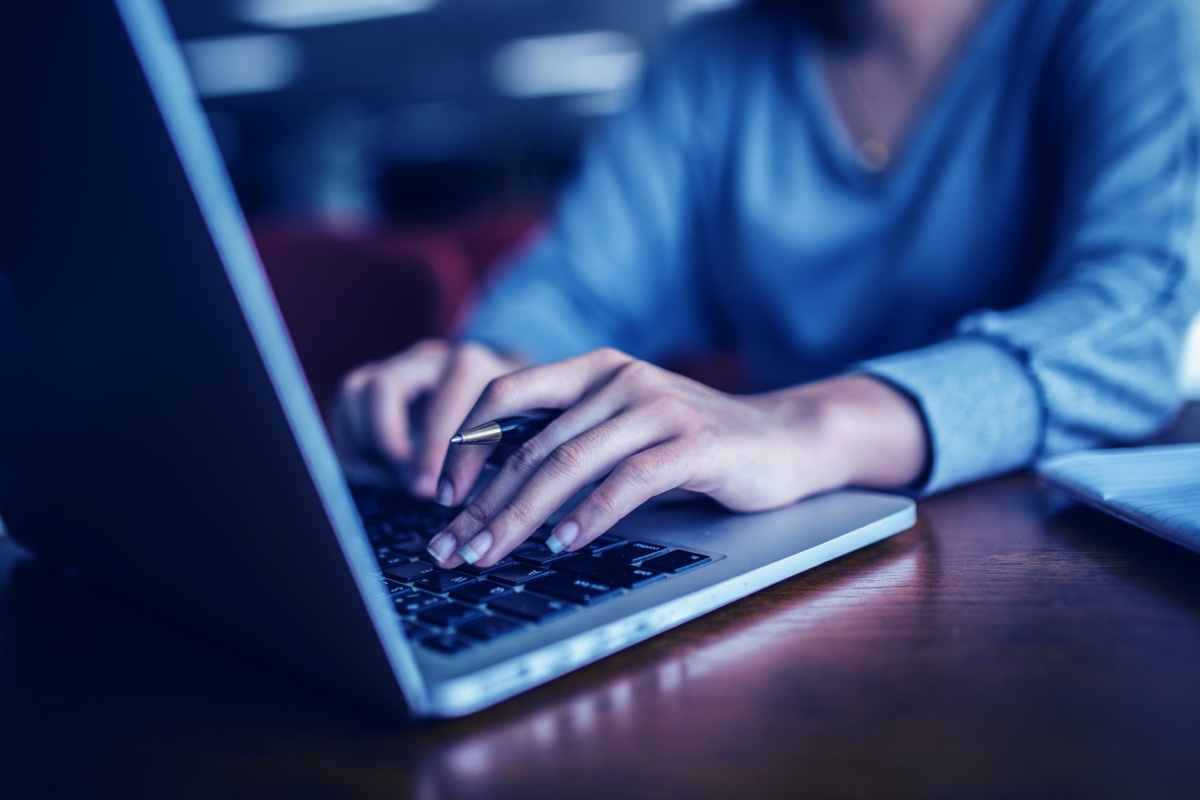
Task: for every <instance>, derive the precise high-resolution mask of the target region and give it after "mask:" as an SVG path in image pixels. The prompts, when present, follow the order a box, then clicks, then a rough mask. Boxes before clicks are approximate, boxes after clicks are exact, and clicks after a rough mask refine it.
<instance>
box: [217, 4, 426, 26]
mask: <svg viewBox="0 0 1200 800" xmlns="http://www.w3.org/2000/svg"><path fill="white" fill-rule="evenodd" d="M438 1H439V0H242V2H241V5H240V9H239V13H238V16H239V17H240V18H241V19H242V20H244V21H245V22H249V23H251V24H254V25H262V26H264V27H267V28H308V27H314V26H318V25H338V24H341V23H345V22H360V21H362V20H369V19H379V18H381V17H394V16H398V15H400V14H416V13H418V12H420V11H428V10H429V9H431V8H433V7H434V6H435V5H437V4H438Z"/></svg>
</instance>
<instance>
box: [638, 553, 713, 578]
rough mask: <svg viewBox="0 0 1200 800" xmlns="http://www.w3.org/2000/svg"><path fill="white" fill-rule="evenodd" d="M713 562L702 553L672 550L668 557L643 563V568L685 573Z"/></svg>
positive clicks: (660, 557)
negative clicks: (687, 570)
mask: <svg viewBox="0 0 1200 800" xmlns="http://www.w3.org/2000/svg"><path fill="white" fill-rule="evenodd" d="M710 561H712V559H711V558H709V557H708V556H706V555H703V554H701V553H689V552H688V551H687V550H672V551H671V552H669V553H667V554H666V555H661V556H655V557H654V558H652V559H650V560H649V561H643V562H642V566H643V567H646V568H647V569H656V570H659V571H660V572H671V573H675V572H683V571H684V570H685V569H691V568H692V567H698V566H700V565H701V564H707V563H708V562H710Z"/></svg>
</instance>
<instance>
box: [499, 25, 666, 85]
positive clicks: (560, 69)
mask: <svg viewBox="0 0 1200 800" xmlns="http://www.w3.org/2000/svg"><path fill="white" fill-rule="evenodd" d="M641 67H642V53H641V50H640V49H639V48H638V46H637V43H636V42H635V41H634V40H633V39H631V38H630V37H629V36H627V35H625V34H623V33H619V32H616V31H589V32H586V33H571V34H565V35H561V36H542V37H537V38H532V39H515V40H513V41H511V42H509V43H508V44H506V45H504V46H503V47H502V48H500V50H499V51H498V52H497V53H496V57H495V59H494V60H493V61H492V77H493V79H494V80H495V82H496V86H497V87H498V88H499V89H500V91H501V92H503V93H504V94H507V95H509V96H511V97H545V96H549V95H570V94H590V93H596V92H614V91H619V90H620V89H623V88H625V87H627V86H628V85H629V84H630V83H632V82H633V81H634V80H635V79H636V78H637V76H638V73H639V72H640V71H641Z"/></svg>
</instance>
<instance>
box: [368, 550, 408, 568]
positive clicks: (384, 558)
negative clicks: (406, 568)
mask: <svg viewBox="0 0 1200 800" xmlns="http://www.w3.org/2000/svg"><path fill="white" fill-rule="evenodd" d="M375 560H376V561H377V562H379V567H380V569H387V568H388V567H394V566H396V565H397V564H407V563H408V556H406V555H401V554H400V553H397V552H394V551H392V550H388V551H385V552H383V553H377V554H376V555H375Z"/></svg>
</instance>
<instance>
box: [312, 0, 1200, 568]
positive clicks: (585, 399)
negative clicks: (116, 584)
mask: <svg viewBox="0 0 1200 800" xmlns="http://www.w3.org/2000/svg"><path fill="white" fill-rule="evenodd" d="M850 5H853V6H857V7H859V10H860V11H862V12H865V13H863V14H860V15H859V16H856V17H849V16H846V15H844V14H842V13H840V12H841V11H844V10H845V9H846V8H847V5H846V4H843V3H842V2H840V0H829V2H820V3H813V2H790V3H789V2H780V1H778V0H776V2H769V3H760V4H758V5H757V6H754V7H751V8H748V9H744V10H740V11H736V12H732V13H730V14H726V15H720V16H717V17H714V18H711V19H709V20H706V21H704V22H703V23H701V24H699V25H697V26H695V27H693V28H692V29H690V30H688V31H686V32H685V33H684V34H682V35H681V36H680V37H678V38H677V40H676V41H675V42H674V43H673V45H672V46H671V47H670V48H669V50H668V51H667V52H666V53H665V54H664V55H663V56H662V58H661V59H660V60H659V61H658V63H657V64H656V66H655V68H654V69H652V70H651V72H650V74H649V76H648V77H647V79H646V80H645V82H644V84H643V87H642V91H641V94H640V96H639V97H638V99H637V101H636V102H635V103H634V105H633V107H632V109H631V110H630V111H629V112H628V113H627V114H625V115H623V116H622V117H621V118H620V119H618V120H616V121H615V122H614V123H613V124H612V125H611V126H610V127H609V129H608V130H607V131H606V133H605V134H604V136H603V137H602V138H601V139H600V140H599V141H597V142H596V143H595V144H594V145H593V147H592V148H591V149H590V150H589V152H588V156H587V158H586V160H585V164H584V167H583V169H582V172H581V174H580V176H579V178H578V179H577V181H576V182H575V183H574V185H573V186H572V187H570V189H569V191H568V192H567V193H566V195H565V197H564V198H563V201H562V204H561V207H560V208H559V211H558V214H557V216H556V218H555V220H554V222H553V224H552V225H551V227H550V229H549V231H548V233H547V234H546V235H545V236H544V237H543V238H542V240H541V241H539V242H538V243H537V244H536V245H535V246H534V247H533V249H532V250H531V251H530V252H529V253H528V254H526V255H525V256H524V258H523V259H522V260H521V262H520V263H518V264H517V265H516V266H515V267H514V268H513V269H511V270H510V271H508V272H507V273H506V274H505V275H504V276H503V278H502V279H500V280H499V281H498V282H497V283H496V284H495V285H494V286H492V287H490V290H489V291H488V292H487V293H486V295H485V296H484V298H483V300H482V302H481V304H480V306H479V308H478V309H477V310H476V312H475V313H474V315H473V318H472V319H471V320H470V322H469V324H468V325H467V327H466V329H465V331H464V334H463V336H462V338H461V340H460V341H457V342H443V341H431V342H425V343H422V344H419V345H417V346H415V347H413V348H412V349H410V350H409V351H406V352H404V353H402V354H400V355H398V356H396V357H394V358H392V359H391V360H388V361H385V362H382V363H378V364H373V365H368V366H366V367H363V368H361V369H359V370H358V371H356V372H354V373H352V374H351V375H350V376H349V377H348V378H347V380H346V382H345V384H344V386H343V391H342V396H341V402H340V404H339V410H338V411H337V413H336V415H335V419H334V431H335V438H336V439H337V440H338V442H339V447H340V449H341V451H342V453H343V454H344V455H345V456H346V458H347V460H348V461H349V462H353V461H355V459H356V458H358V457H361V456H362V455H363V454H372V453H379V454H383V455H385V456H386V457H387V458H388V459H389V460H391V461H392V462H394V463H396V464H411V465H412V467H413V474H414V478H413V480H412V488H413V490H414V491H415V492H416V493H417V494H420V495H424V496H429V497H436V499H437V500H438V501H440V502H442V503H445V504H455V503H460V502H463V501H464V499H465V498H466V497H467V495H468V493H469V492H470V491H471V488H472V485H473V483H474V482H475V479H476V478H477V477H478V475H479V473H480V470H481V468H482V466H483V462H484V459H485V457H486V452H484V450H483V449H480V448H456V449H455V450H454V451H453V452H451V453H449V454H448V455H447V453H446V449H447V448H446V444H445V442H446V441H447V439H448V438H449V436H450V435H451V434H452V433H453V432H454V431H455V430H456V429H458V428H459V427H461V426H470V425H475V424H478V423H481V422H484V421H487V420H490V419H495V418H497V417H502V416H507V415H511V414H514V413H518V412H520V411H523V410H527V409H532V408H542V407H552V408H562V409H565V411H564V413H563V414H562V416H561V417H559V418H558V419H557V420H556V421H555V422H553V423H552V424H551V425H550V426H548V427H547V428H546V429H545V430H544V431H543V432H542V433H541V434H540V435H538V436H537V437H535V438H534V439H532V440H531V441H530V442H528V443H527V444H526V445H523V446H522V447H521V448H519V449H518V450H517V451H516V453H515V454H514V455H513V456H512V457H511V458H509V459H508V461H507V462H506V464H505V466H504V467H503V468H502V470H501V471H500V472H499V473H498V474H497V476H496V477H495V479H494V480H493V481H492V482H491V483H490V484H489V485H488V487H487V488H486V489H485V490H483V491H482V492H481V493H480V494H479V496H478V497H477V498H476V499H475V500H474V501H473V502H472V503H471V504H470V505H469V506H468V507H467V508H466V509H465V511H464V513H462V514H461V515H459V517H458V518H457V519H455V521H454V522H453V523H452V524H451V525H450V526H449V528H448V529H447V531H446V532H444V533H442V534H439V535H438V536H437V537H435V538H434V540H433V541H432V542H431V545H430V552H431V553H432V554H433V555H434V556H435V557H436V558H437V559H438V561H439V562H440V563H441V564H442V565H443V566H446V567H454V566H457V565H459V564H461V563H463V561H467V562H471V563H475V562H478V563H479V564H481V565H483V566H487V565H490V564H493V563H495V562H496V561H497V560H499V559H500V558H501V557H502V556H504V555H505V554H507V553H508V552H509V551H510V550H512V549H513V548H514V547H515V546H516V545H517V544H519V543H520V542H521V541H523V540H524V539H525V538H526V537H528V536H529V534H530V533H531V532H532V531H533V530H535V529H536V528H537V527H538V526H539V525H541V524H542V523H543V522H544V521H545V520H546V519H547V518H548V517H549V515H550V514H551V513H552V512H553V511H555V510H556V509H557V508H558V506H559V505H561V504H562V503H563V502H564V501H566V500H567V499H568V498H570V497H571V496H572V495H574V494H575V493H576V491H577V490H578V489H579V488H580V487H582V486H585V485H587V484H589V483H591V482H593V481H597V480H600V481H601V482H600V484H599V486H598V487H597V488H596V490H595V491H594V492H593V493H592V494H591V495H590V496H589V497H588V499H587V500H585V501H584V502H583V503H582V504H580V505H579V506H578V507H577V508H575V509H574V510H573V511H571V512H570V514H568V515H567V516H566V517H565V518H564V519H563V520H562V521H561V522H559V523H558V524H557V526H556V527H555V529H554V531H553V534H552V536H551V539H550V542H549V544H550V546H551V547H553V548H555V549H571V550H574V549H578V548H580V547H582V546H583V545H584V544H586V543H587V542H589V541H590V540H592V539H593V538H595V537H596V536H598V535H600V534H601V533H603V532H604V530H606V529H607V528H608V527H609V526H611V525H612V524H613V523H614V522H616V521H617V520H618V519H619V518H620V517H621V516H622V515H624V514H626V513H628V512H629V511H630V510H632V509H633V508H634V507H636V506H637V505H638V504H640V503H641V502H643V501H645V500H646V499H648V498H649V497H652V496H654V495H657V494H659V493H661V492H664V491H667V490H669V489H672V488H676V487H682V488H684V489H690V490H693V491H697V492H703V493H705V494H708V495H710V496H711V497H713V498H714V499H716V500H717V501H719V502H721V503H722V504H724V505H725V506H727V507H729V508H731V509H734V510H739V511H753V510H759V509H767V508H773V507H777V506H781V505H784V504H787V503H791V502H793V501H795V500H797V499H799V498H801V497H804V496H807V495H810V494H813V493H815V492H820V491H824V490H828V489H833V488H837V487H841V486H847V485H857V486H868V487H880V488H892V489H902V490H907V491H911V492H914V493H918V494H925V493H930V492H935V491H939V490H942V489H945V488H947V487H950V486H954V485H958V484H961V483H964V482H967V481H971V480H976V479H980V478H984V477H987V476H991V475H997V474H1000V473H1003V472H1007V471H1010V470H1014V469H1020V468H1023V467H1026V466H1028V465H1030V464H1032V463H1034V462H1035V461H1036V460H1037V459H1039V458H1041V457H1042V456H1044V455H1049V454H1052V453H1058V452H1062V451H1064V450H1068V449H1071V448H1076V447H1081V446H1090V445H1096V444H1100V443H1106V442H1124V441H1132V440H1136V439H1138V438H1142V437H1145V436H1147V435H1149V434H1150V433H1152V432H1153V431H1155V430H1156V429H1158V428H1159V427H1160V426H1161V425H1162V424H1163V423H1164V422H1165V421H1166V420H1168V419H1169V418H1170V416H1171V414H1172V413H1173V412H1174V411H1175V410H1176V407H1177V404H1178V398H1177V397H1176V394H1175V388H1174V387H1175V381H1174V376H1175V368H1176V362H1177V359H1178V354H1179V350H1180V346H1181V341H1182V338H1183V335H1184V331H1185V328H1186V326H1187V323H1188V321H1189V320H1190V319H1191V317H1192V315H1193V313H1194V312H1195V310H1196V306H1197V301H1198V299H1200V290H1198V280H1197V274H1196V262H1197V249H1196V247H1195V243H1194V241H1193V235H1192V232H1193V228H1194V225H1193V218H1194V216H1195V213H1196V208H1197V198H1196V186H1197V177H1196V176H1197V162H1198V160H1200V149H1198V148H1200V145H1198V138H1197V137H1198V125H1197V115H1198V108H1200V106H1198V92H1197V89H1196V86H1195V85H1194V81H1195V78H1196V75H1197V68H1196V61H1195V53H1196V47H1195V45H1194V42H1193V40H1194V38H1195V36H1196V35H1197V34H1200V23H1198V22H1197V20H1196V19H1195V15H1194V13H1193V11H1192V10H1191V8H1190V4H1189V3H1188V2H1187V0H1061V2H1054V3H1046V2H1043V0H995V2H986V0H874V2H865V3H857V4H850ZM730 348H732V349H735V350H736V351H737V352H738V353H739V354H740V356H741V359H742V363H743V364H744V366H745V368H746V371H747V374H748V379H749V385H750V387H751V388H752V389H753V390H754V391H756V392H757V393H755V394H744V395H731V394H726V393H723V392H719V391H716V390H714V389H711V388H708V387H706V386H703V385H701V384H698V383H696V382H693V381H690V380H688V379H686V378H683V377H680V376H678V375H675V374H673V373H670V372H667V371H665V370H663V369H660V368H659V367H656V366H652V364H651V363H650V362H657V363H664V362H669V361H670V360H671V359H673V358H678V357H683V356H690V355H694V354H696V353H702V352H709V351H713V350H717V349H730ZM526 365H535V366H526ZM831 376H832V377H831ZM426 395H427V396H428V397H429V399H430V401H431V402H430V403H429V405H428V411H427V412H426V413H425V415H424V420H423V424H424V429H425V434H426V436H425V440H424V444H423V445H422V446H420V447H414V444H413V437H412V436H410V433H409V430H408V422H407V413H406V410H407V408H408V407H409V406H410V405H411V404H412V403H413V402H414V400H415V399H416V398H418V397H420V396H426ZM443 459H444V464H443ZM439 476H440V477H439Z"/></svg>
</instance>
